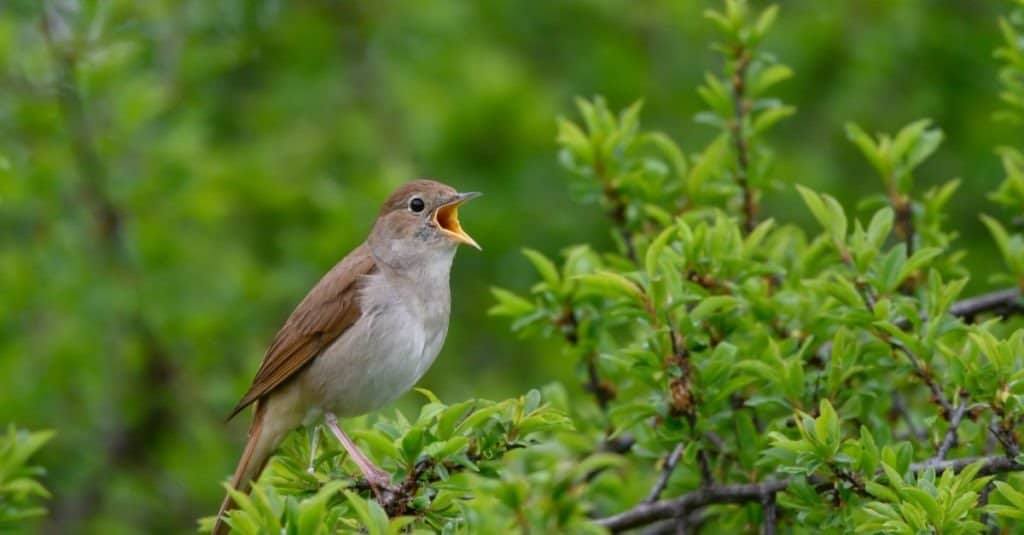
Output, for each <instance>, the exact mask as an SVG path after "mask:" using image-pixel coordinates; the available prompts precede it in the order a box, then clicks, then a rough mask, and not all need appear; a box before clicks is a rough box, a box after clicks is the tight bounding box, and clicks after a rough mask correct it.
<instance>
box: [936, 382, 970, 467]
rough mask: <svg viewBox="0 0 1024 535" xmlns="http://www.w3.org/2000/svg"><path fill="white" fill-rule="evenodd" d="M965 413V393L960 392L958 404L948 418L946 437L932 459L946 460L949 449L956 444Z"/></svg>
mask: <svg viewBox="0 0 1024 535" xmlns="http://www.w3.org/2000/svg"><path fill="white" fill-rule="evenodd" d="M965 413H967V393H966V392H963V391H961V392H960V404H959V405H957V406H956V409H954V410H953V414H952V416H950V418H949V429H948V430H947V431H946V436H945V437H943V439H942V443H941V444H939V449H938V450H937V451H936V452H935V456H934V457H932V459H933V460H935V461H941V460H943V459H945V458H946V455H947V454H948V453H949V449H950V448H952V447H953V446H954V445H955V444H956V443H957V429H959V427H960V422H961V421H963V419H964V414H965Z"/></svg>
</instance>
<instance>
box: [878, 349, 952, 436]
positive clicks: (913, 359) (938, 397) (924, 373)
mask: <svg viewBox="0 0 1024 535" xmlns="http://www.w3.org/2000/svg"><path fill="white" fill-rule="evenodd" d="M888 342H889V345H890V346H892V348H893V349H896V350H899V351H900V352H901V353H903V354H904V355H906V356H907V360H909V361H910V363H911V364H913V366H914V370H915V372H916V373H917V376H918V377H920V378H921V380H922V381H924V382H925V384H927V385H928V389H929V390H931V391H932V398H934V399H935V402H936V403H938V404H939V406H941V407H942V411H943V413H942V416H943V418H949V417H950V416H951V415H952V414H953V405H952V404H951V403H950V402H949V398H947V397H946V394H945V393H943V392H942V387H940V386H939V383H938V382H937V381H935V377H934V376H932V373H931V372H930V371H929V370H928V368H927V367H925V365H924V364H923V363H922V362H921V359H919V358H917V356H916V355H914V353H913V352H912V351H910V349H909V348H908V347H907V346H905V345H903V343H902V342H900V341H899V340H895V339H892V338H888Z"/></svg>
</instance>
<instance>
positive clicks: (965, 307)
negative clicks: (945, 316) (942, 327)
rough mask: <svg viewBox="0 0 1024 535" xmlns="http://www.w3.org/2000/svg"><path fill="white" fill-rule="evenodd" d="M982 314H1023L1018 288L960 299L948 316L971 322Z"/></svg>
mask: <svg viewBox="0 0 1024 535" xmlns="http://www.w3.org/2000/svg"><path fill="white" fill-rule="evenodd" d="M983 312H996V313H998V314H1001V315H1006V314H1011V313H1020V312H1024V307H1022V306H1021V303H1020V290H1019V289H1018V288H1005V289H1003V290H996V291H994V292H989V293H986V294H981V295H976V296H974V297H968V298H967V299H962V300H960V301H957V302H955V303H953V305H952V306H950V307H949V313H950V315H952V316H956V317H958V318H965V319H969V320H973V319H974V316H976V315H978V314H981V313H983ZM922 319H926V318H922Z"/></svg>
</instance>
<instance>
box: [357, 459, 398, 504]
mask: <svg viewBox="0 0 1024 535" xmlns="http://www.w3.org/2000/svg"><path fill="white" fill-rule="evenodd" d="M363 476H365V477H366V483H367V484H369V485H370V489H371V490H372V491H373V495H374V496H376V498H377V503H379V504H380V506H381V507H383V508H384V509H385V510H387V509H388V508H389V506H393V502H394V501H395V498H397V497H398V494H399V491H400V490H401V488H400V487H398V486H397V485H395V484H393V483H391V474H389V473H387V472H385V471H384V470H381V469H380V468H377V467H376V466H373V467H370V468H369V469H364V470H363Z"/></svg>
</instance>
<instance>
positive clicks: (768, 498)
mask: <svg viewBox="0 0 1024 535" xmlns="http://www.w3.org/2000/svg"><path fill="white" fill-rule="evenodd" d="M761 505H762V507H764V529H763V530H761V533H762V534H763V535H775V524H777V523H778V521H779V518H778V517H779V511H778V507H777V506H776V505H775V494H774V493H772V494H767V495H765V496H764V497H763V498H762V499H761Z"/></svg>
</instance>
